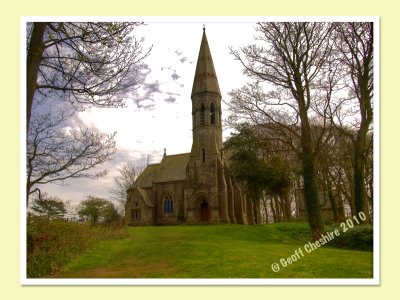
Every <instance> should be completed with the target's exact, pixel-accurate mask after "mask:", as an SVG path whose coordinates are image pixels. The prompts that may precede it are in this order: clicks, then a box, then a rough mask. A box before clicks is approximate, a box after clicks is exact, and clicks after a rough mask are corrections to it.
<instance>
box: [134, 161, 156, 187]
mask: <svg viewBox="0 0 400 300" xmlns="http://www.w3.org/2000/svg"><path fill="white" fill-rule="evenodd" d="M159 166H160V164H153V165H148V166H147V167H146V169H144V170H143V172H142V173H141V174H140V175H139V177H138V178H137V179H136V181H135V184H134V187H141V188H147V187H152V186H153V175H154V173H155V172H156V171H157V170H158V168H159Z"/></svg>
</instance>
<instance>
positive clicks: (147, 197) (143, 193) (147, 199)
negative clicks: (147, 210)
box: [137, 188, 154, 207]
mask: <svg viewBox="0 0 400 300" xmlns="http://www.w3.org/2000/svg"><path fill="white" fill-rule="evenodd" d="M137 189H138V191H139V193H140V195H141V196H142V198H143V200H144V202H145V203H146V205H147V206H149V207H154V205H153V203H152V202H151V199H150V195H149V193H148V192H147V191H146V190H144V189H141V188H137Z"/></svg>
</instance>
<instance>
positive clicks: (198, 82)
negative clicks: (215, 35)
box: [192, 25, 221, 98]
mask: <svg viewBox="0 0 400 300" xmlns="http://www.w3.org/2000/svg"><path fill="white" fill-rule="evenodd" d="M205 29H206V28H205V26H204V25H203V37H202V39H201V45H200V51H199V57H198V59H197V66H196V72H195V75H194V80H193V89H192V98H193V96H194V95H196V94H201V93H204V92H209V93H215V94H217V95H218V96H220V97H221V91H220V90H219V85H218V80H217V74H216V73H215V68H214V63H213V60H212V57H211V52H210V48H209V46H208V41H207V36H206V30H205Z"/></svg>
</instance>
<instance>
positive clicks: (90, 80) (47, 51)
mask: <svg viewBox="0 0 400 300" xmlns="http://www.w3.org/2000/svg"><path fill="white" fill-rule="evenodd" d="M140 24H141V23H137V22H130V23H127V22H123V23H122V22H96V23H94V22H79V23H76V22H34V23H29V24H27V26H28V28H27V29H28V36H27V77H26V85H27V99H26V105H27V115H26V121H27V128H29V122H30V118H31V111H32V105H33V100H34V98H35V99H36V97H37V99H39V98H40V97H42V98H48V97H50V96H52V98H54V99H66V100H68V101H70V102H71V103H72V104H73V105H74V106H75V107H76V106H85V105H95V106H100V107H116V106H123V105H124V99H123V98H122V93H124V92H126V90H127V88H128V87H132V86H134V85H135V84H136V83H137V75H138V72H139V70H140V69H141V67H142V61H143V59H144V58H145V57H146V56H147V55H148V54H149V51H150V50H149V51H147V52H143V49H142V47H141V46H140V43H139V42H138V41H137V40H136V39H134V37H133V36H132V31H133V30H134V28H135V27H136V26H138V25H140ZM39 96H40V97H39Z"/></svg>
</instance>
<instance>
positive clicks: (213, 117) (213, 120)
mask: <svg viewBox="0 0 400 300" xmlns="http://www.w3.org/2000/svg"><path fill="white" fill-rule="evenodd" d="M210 119H211V124H212V125H215V107H214V103H211V109H210Z"/></svg>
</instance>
